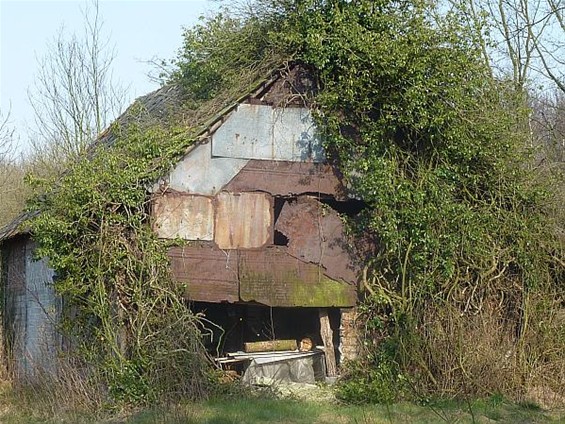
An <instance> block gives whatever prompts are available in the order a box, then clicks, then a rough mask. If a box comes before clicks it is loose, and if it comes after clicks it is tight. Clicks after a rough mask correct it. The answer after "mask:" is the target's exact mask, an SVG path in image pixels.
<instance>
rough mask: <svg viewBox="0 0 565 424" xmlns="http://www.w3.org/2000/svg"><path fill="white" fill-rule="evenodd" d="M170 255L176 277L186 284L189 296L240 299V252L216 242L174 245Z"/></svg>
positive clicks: (204, 299) (190, 297) (202, 298)
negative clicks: (221, 247)
mask: <svg viewBox="0 0 565 424" xmlns="http://www.w3.org/2000/svg"><path fill="white" fill-rule="evenodd" d="M169 258H170V260H171V267H172V272H173V278H174V279H175V280H176V281H179V282H181V283H184V284H186V295H187V297H188V298H189V299H191V300H194V301H201V302H237V301H238V300H239V284H238V276H237V275H238V252H237V250H231V251H227V252H224V251H222V250H220V249H218V248H217V247H215V246H213V245H212V243H210V244H206V245H198V246H183V247H172V248H171V249H169Z"/></svg>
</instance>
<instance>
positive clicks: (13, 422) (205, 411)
mask: <svg viewBox="0 0 565 424" xmlns="http://www.w3.org/2000/svg"><path fill="white" fill-rule="evenodd" d="M45 406H46V405H42V404H41V402H34V401H33V400H30V399H29V398H28V399H24V398H22V396H21V395H17V394H16V393H15V392H14V391H12V390H11V389H10V388H9V387H7V386H2V387H1V388H0V423H4V424H24V423H25V424H28V423H30V424H34V423H79V422H80V423H96V424H150V423H163V424H177V423H179V424H180V423H183V424H190V423H198V424H200V423H204V424H232V423H233V424H236V423H237V424H239V423H249V424H259V423H266V424H268V423H289V424H302V423H304V424H306V423H307V424H316V423H319V424H324V423H327V424H349V423H352V424H368V423H371V424H373V423H375V424H379V423H424V424H425V423H518V424H519V423H524V424H525V423H565V411H544V410H542V409H541V408H539V407H538V406H537V405H535V404H531V403H523V404H515V403H510V402H506V401H504V400H503V399H502V398H499V397H493V398H490V399H486V400H478V401H474V402H470V403H468V404H466V403H460V402H459V403H458V402H447V401H445V402H436V403H429V404H428V405H416V404H414V403H398V404H393V405H388V406H387V405H363V406H361V405H357V406H351V405H350V406H348V405H340V404H335V403H328V402H326V403H320V402H314V401H299V400H291V399H285V400H278V399H264V398H257V399H252V398H246V397H241V398H235V399H234V398H218V399H213V400H209V401H203V402H195V403H192V402H186V403H182V404H179V405H171V406H167V407H161V408H151V409H144V410H138V411H129V412H128V413H127V414H126V413H121V414H117V413H113V414H110V413H107V414H105V416H94V415H92V413H81V412H77V411H68V410H67V411H64V412H63V411H58V410H56V408H53V407H48V408H46V407H45Z"/></svg>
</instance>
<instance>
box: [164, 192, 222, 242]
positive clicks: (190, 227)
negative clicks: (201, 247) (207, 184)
mask: <svg viewBox="0 0 565 424" xmlns="http://www.w3.org/2000/svg"><path fill="white" fill-rule="evenodd" d="M153 216H154V218H155V221H154V222H153V229H154V231H155V232H156V233H157V235H158V236H159V237H161V238H176V237H179V238H183V239H185V240H209V241H211V240H213V239H214V206H213V204H212V199H211V198H209V197H205V196H197V195H190V194H182V193H164V194H162V195H156V196H155V197H154V198H153Z"/></svg>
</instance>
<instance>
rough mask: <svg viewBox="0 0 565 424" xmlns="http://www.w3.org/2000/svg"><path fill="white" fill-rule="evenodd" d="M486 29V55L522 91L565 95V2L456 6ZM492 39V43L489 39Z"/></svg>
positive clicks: (513, 0) (486, 1)
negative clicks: (544, 89)
mask: <svg viewBox="0 0 565 424" xmlns="http://www.w3.org/2000/svg"><path fill="white" fill-rule="evenodd" d="M452 4H453V5H455V6H457V7H459V8H463V9H464V10H466V11H467V12H468V13H469V16H470V22H472V23H473V24H474V25H476V26H480V27H481V28H485V27H484V26H481V25H478V24H477V23H479V22H481V23H482V22H484V21H486V28H487V29H488V30H487V31H486V33H487V34H488V35H487V36H486V37H485V33H481V34H480V37H481V41H482V45H483V52H484V54H485V56H486V58H487V60H488V61H489V63H490V64H491V65H492V66H493V68H495V70H497V71H499V72H502V73H504V74H509V75H510V76H511V77H512V80H513V81H514V84H515V85H516V87H517V88H519V89H524V88H526V85H532V83H536V85H546V86H547V85H549V88H550V90H551V89H552V88H553V87H556V88H558V89H559V90H560V91H562V92H564V93H565V21H564V11H565V0H494V1H493V0H462V1H461V2H459V1H458V0H453V1H452ZM485 38H487V39H485Z"/></svg>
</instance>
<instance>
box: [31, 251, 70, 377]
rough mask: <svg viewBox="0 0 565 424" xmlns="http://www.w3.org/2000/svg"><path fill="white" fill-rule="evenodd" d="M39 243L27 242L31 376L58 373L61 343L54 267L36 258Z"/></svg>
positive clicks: (58, 303)
mask: <svg viewBox="0 0 565 424" xmlns="http://www.w3.org/2000/svg"><path fill="white" fill-rule="evenodd" d="M34 250H35V245H34V243H33V242H31V241H28V243H27V245H26V278H25V284H26V292H25V299H26V301H25V302H26V320H25V339H24V346H25V359H24V363H25V367H24V370H23V372H24V374H25V376H26V377H27V378H33V377H34V376H41V375H42V374H45V373H50V374H54V373H55V372H56V369H57V365H56V364H57V353H58V350H59V348H60V346H61V344H60V335H59V334H58V332H57V329H56V326H57V324H58V320H59V315H60V314H59V311H60V298H59V296H57V295H56V293H55V289H54V287H53V270H52V269H51V268H49V266H48V264H47V260H45V259H40V260H35V259H34Z"/></svg>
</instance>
